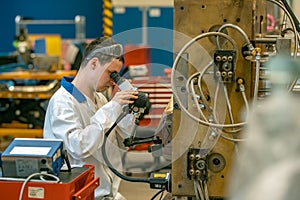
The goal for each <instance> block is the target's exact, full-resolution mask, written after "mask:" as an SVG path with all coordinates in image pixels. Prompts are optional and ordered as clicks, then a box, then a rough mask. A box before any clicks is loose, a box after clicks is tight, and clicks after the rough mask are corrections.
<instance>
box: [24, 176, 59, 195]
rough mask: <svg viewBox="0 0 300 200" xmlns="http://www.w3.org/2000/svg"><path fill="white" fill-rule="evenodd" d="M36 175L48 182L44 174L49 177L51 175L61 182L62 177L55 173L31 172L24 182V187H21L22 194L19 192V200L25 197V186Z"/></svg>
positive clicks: (57, 181)
mask: <svg viewBox="0 0 300 200" xmlns="http://www.w3.org/2000/svg"><path fill="white" fill-rule="evenodd" d="M35 176H39V177H40V179H41V180H42V181H43V182H48V180H46V179H44V178H43V176H47V177H51V178H53V179H55V180H56V181H55V182H56V183H59V182H60V179H59V177H57V176H55V175H52V174H46V173H34V174H31V175H30V176H28V177H27V178H26V179H25V181H24V182H23V184H22V187H21V190H20V194H19V200H22V198H23V193H24V190H25V186H26V184H27V183H28V182H29V181H30V180H31V179H32V178H33V177H35ZM49 182H53V181H49Z"/></svg>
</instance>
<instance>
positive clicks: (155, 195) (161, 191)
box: [151, 189, 165, 200]
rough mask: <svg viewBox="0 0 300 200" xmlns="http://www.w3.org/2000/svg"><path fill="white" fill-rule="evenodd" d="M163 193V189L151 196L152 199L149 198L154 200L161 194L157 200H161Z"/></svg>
mask: <svg viewBox="0 0 300 200" xmlns="http://www.w3.org/2000/svg"><path fill="white" fill-rule="evenodd" d="M164 191H165V189H161V190H159V191H158V192H157V193H155V194H154V195H153V197H152V198H151V200H154V199H155V198H156V197H157V196H158V195H159V194H160V193H161V196H160V198H159V199H161V198H162V196H163V194H164Z"/></svg>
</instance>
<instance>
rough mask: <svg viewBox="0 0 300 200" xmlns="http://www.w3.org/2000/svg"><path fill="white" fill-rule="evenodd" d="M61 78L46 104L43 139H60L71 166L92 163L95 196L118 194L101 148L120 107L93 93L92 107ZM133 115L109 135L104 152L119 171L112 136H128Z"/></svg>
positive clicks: (118, 153) (118, 152) (118, 154)
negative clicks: (58, 85) (93, 167)
mask: <svg viewBox="0 0 300 200" xmlns="http://www.w3.org/2000/svg"><path fill="white" fill-rule="evenodd" d="M69 81H71V80H68V81H66V79H65V78H64V79H63V80H62V82H61V84H62V86H61V87H60V88H59V89H58V90H57V92H56V93H55V94H54V95H53V96H52V98H51V99H50V101H49V104H48V107H47V112H46V117H45V123H44V138H59V139H63V141H64V146H65V148H66V150H67V152H68V155H69V159H70V163H71V165H79V166H82V165H83V164H93V165H94V166H95V176H96V177H100V186H99V187H98V188H97V189H96V190H95V197H103V196H107V195H110V196H111V195H113V198H114V199H118V198H115V196H116V195H117V196H119V195H118V188H119V184H120V181H121V180H120V178H119V177H117V176H116V175H115V174H113V172H111V171H110V169H109V168H108V167H107V166H106V164H105V162H104V160H103V156H102V152H101V145H102V143H103V136H104V134H105V132H106V131H107V130H108V129H109V128H110V127H111V126H112V125H113V123H114V122H115V121H116V119H117V118H118V116H119V115H120V114H121V113H122V107H121V105H120V104H119V103H117V102H115V101H110V102H107V99H106V97H105V96H104V95H103V94H101V93H97V95H96V101H97V105H95V104H94V103H93V102H92V101H91V100H90V99H89V98H88V97H86V96H85V95H83V94H82V93H80V92H79V90H77V89H76V88H75V87H74V85H73V84H71V83H70V82H69ZM133 124H134V120H133V115H131V114H129V115H127V116H126V117H125V118H123V119H122V120H121V121H120V122H119V123H118V126H116V127H115V129H113V131H112V132H111V133H110V135H109V137H108V140H107V143H106V152H107V155H108V158H109V160H110V162H111V163H112V165H113V166H114V168H116V169H118V170H119V171H120V170H122V162H121V161H122V159H121V151H122V149H121V148H120V147H119V145H118V141H117V137H116V134H119V133H123V135H122V137H123V138H125V137H128V136H129V135H130V133H131V131H132V130H133Z"/></svg>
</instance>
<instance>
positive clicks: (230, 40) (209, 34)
mask: <svg viewBox="0 0 300 200" xmlns="http://www.w3.org/2000/svg"><path fill="white" fill-rule="evenodd" d="M209 36H221V37H224V38H225V39H227V40H228V41H229V42H230V43H231V45H232V46H233V48H234V49H235V50H237V45H236V43H235V41H234V40H233V39H232V38H231V37H229V36H228V35H226V34H224V33H221V32H208V33H203V34H200V35H198V36H196V37H194V38H193V39H191V40H190V41H189V42H188V43H186V44H185V45H184V46H183V48H182V49H181V50H180V51H179V53H178V54H177V56H176V58H175V60H174V63H173V67H172V68H173V70H172V74H171V86H172V91H173V95H174V97H175V98H176V100H177V103H178V104H179V106H180V108H181V109H182V111H184V112H185V113H186V114H187V115H188V116H189V117H190V118H191V119H193V120H195V121H197V122H199V123H200V124H202V125H205V126H211V127H215V128H224V127H228V128H233V127H238V126H244V125H245V124H246V123H245V122H242V123H237V124H217V123H211V122H207V121H205V120H201V119H199V118H197V117H195V116H193V115H192V114H191V113H190V112H189V111H188V110H187V109H186V108H185V107H184V106H183V103H182V102H181V100H180V98H179V96H178V94H177V92H176V88H175V84H174V81H175V78H174V77H175V71H176V68H177V64H178V62H179V59H180V58H181V56H182V54H183V53H184V52H185V51H186V49H187V48H188V47H190V46H191V45H192V44H193V43H195V42H196V41H198V40H200V39H202V38H205V37H209Z"/></svg>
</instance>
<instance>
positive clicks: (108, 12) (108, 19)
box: [103, 0, 113, 37]
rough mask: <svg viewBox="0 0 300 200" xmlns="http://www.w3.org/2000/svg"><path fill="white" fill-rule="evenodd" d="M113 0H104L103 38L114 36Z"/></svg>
mask: <svg viewBox="0 0 300 200" xmlns="http://www.w3.org/2000/svg"><path fill="white" fill-rule="evenodd" d="M112 17H113V13H112V0H103V36H105V37H111V36H112V34H113V30H112V29H113V22H112Z"/></svg>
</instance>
